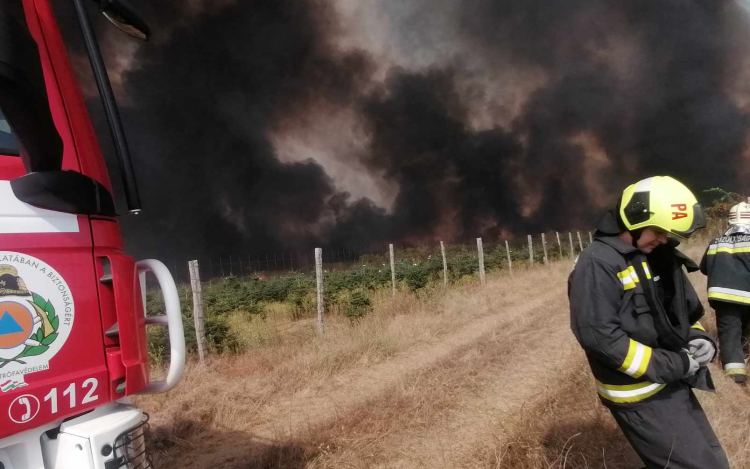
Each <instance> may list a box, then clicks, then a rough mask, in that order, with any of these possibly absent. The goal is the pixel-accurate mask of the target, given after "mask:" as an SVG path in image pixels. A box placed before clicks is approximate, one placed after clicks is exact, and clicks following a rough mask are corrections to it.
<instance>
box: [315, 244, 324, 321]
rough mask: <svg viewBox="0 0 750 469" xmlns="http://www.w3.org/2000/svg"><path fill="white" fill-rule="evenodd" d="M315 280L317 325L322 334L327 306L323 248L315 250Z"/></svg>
mask: <svg viewBox="0 0 750 469" xmlns="http://www.w3.org/2000/svg"><path fill="white" fill-rule="evenodd" d="M315 278H316V285H317V290H318V321H317V322H316V323H315V325H316V328H317V330H318V334H322V333H323V315H324V313H325V304H324V302H323V249H321V248H315Z"/></svg>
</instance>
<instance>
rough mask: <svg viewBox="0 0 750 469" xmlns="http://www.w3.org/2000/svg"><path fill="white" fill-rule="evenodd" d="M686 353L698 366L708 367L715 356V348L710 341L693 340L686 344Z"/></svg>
mask: <svg viewBox="0 0 750 469" xmlns="http://www.w3.org/2000/svg"><path fill="white" fill-rule="evenodd" d="M688 352H689V353H690V355H692V356H693V358H694V359H695V361H697V362H698V364H699V365H700V366H706V365H708V362H710V361H711V360H713V358H714V355H715V354H716V348H715V347H714V344H712V343H711V341H710V340H706V339H693V340H691V341H690V343H689V344H688Z"/></svg>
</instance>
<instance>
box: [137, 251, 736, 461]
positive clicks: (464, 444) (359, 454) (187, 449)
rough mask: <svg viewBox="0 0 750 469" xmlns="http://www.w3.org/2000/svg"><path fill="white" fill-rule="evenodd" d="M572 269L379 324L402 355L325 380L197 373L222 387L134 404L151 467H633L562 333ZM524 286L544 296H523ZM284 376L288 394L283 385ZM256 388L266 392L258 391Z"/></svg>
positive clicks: (502, 283)
mask: <svg viewBox="0 0 750 469" xmlns="http://www.w3.org/2000/svg"><path fill="white" fill-rule="evenodd" d="M568 270H569V265H555V266H553V267H552V268H551V269H545V270H544V271H542V270H540V269H536V270H535V271H528V272H523V273H519V274H517V275H516V278H514V279H510V278H509V277H507V276H493V277H490V279H489V281H488V284H487V285H486V286H485V287H483V288H480V287H476V286H465V287H458V289H459V290H460V291H459V292H458V293H455V294H452V295H449V296H446V297H444V298H441V301H443V302H444V303H446V304H450V305H451V306H450V307H449V308H446V310H445V311H442V312H441V313H440V314H428V315H425V314H424V312H420V311H421V310H420V309H419V308H417V312H415V313H414V312H413V313H412V314H413V315H415V317H419V318H420V319H419V320H418V321H417V322H410V321H411V319H408V318H407V317H406V316H399V315H397V316H393V317H385V318H383V321H385V322H384V323H381V324H380V325H379V326H378V327H379V329H377V328H376V329H373V330H377V331H380V332H378V334H386V335H387V334H388V333H391V334H395V333H396V332H394V329H396V330H397V331H398V334H401V335H400V336H399V337H401V339H402V342H400V343H401V344H402V346H401V347H395V348H396V349H397V351H396V352H394V353H391V354H386V355H384V356H383V355H381V356H379V358H377V357H376V358H374V359H372V358H368V355H367V353H366V352H357V353H362V355H361V356H359V357H358V359H356V360H350V361H347V362H345V363H346V364H345V366H341V367H339V368H337V369H335V370H333V371H330V370H329V371H330V372H329V373H328V374H327V375H326V374H325V373H324V376H325V377H324V378H321V377H320V375H319V374H316V373H314V372H311V371H310V370H309V369H305V367H315V366H319V364H318V365H316V363H317V362H316V361H315V360H312V361H306V362H304V363H305V365H304V366H293V365H292V364H293V363H294V362H295V360H299V358H298V357H297V358H295V357H291V358H290V357H287V358H285V360H286V361H285V362H284V364H282V363H270V364H268V366H267V367H266V368H264V369H262V370H260V371H254V372H253V373H250V374H248V375H243V373H241V372H236V373H235V375H234V376H233V377H232V376H230V377H227V375H226V374H225V373H224V374H222V373H221V371H218V372H213V373H212V372H208V371H205V372H204V373H206V374H207V375H208V376H204V377H203V378H210V379H212V380H215V379H217V378H220V379H222V380H224V382H223V383H221V382H219V383H218V384H216V385H214V386H213V387H211V388H210V389H206V390H203V391H200V392H198V391H196V392H193V394H190V393H186V392H185V391H183V392H180V390H179V389H178V390H177V391H175V392H173V393H172V396H169V397H167V398H164V399H162V400H161V401H157V399H151V400H147V401H145V402H144V405H145V406H146V407H147V409H148V408H149V407H151V408H150V409H148V410H151V411H152V412H155V414H156V415H155V416H156V419H155V426H156V428H157V435H159V436H160V440H159V441H161V442H162V443H164V447H163V448H159V449H160V450H161V455H160V457H159V460H160V461H159V463H160V464H159V467H161V468H164V469H171V468H174V469H177V468H180V469H204V468H227V469H250V468H256V467H269V468H270V467H278V468H302V467H310V468H342V467H346V468H369V467H379V468H437V467H445V468H453V467H467V468H468V467H471V468H475V467H484V468H490V467H508V468H525V467H528V468H532V467H534V468H536V467H539V468H541V467H605V464H606V467H608V468H627V467H638V465H637V464H638V462H637V459H636V458H635V456H634V454H633V453H632V451H631V450H630V449H629V447H628V446H627V443H626V442H625V441H624V440H623V439H622V438H621V437H620V435H619V433H618V432H617V430H616V428H615V426H614V424H613V422H612V420H611V417H609V415H608V413H607V412H606V411H605V410H603V409H602V407H601V406H600V405H599V404H598V401H597V399H596V397H595V391H594V389H593V387H592V385H591V384H592V383H591V379H590V376H589V374H588V372H587V367H586V366H585V364H584V358H583V354H582V352H581V351H580V350H579V348H578V346H577V344H576V343H575V340H574V338H573V336H572V335H571V333H570V331H569V328H568V308H567V298H566V294H565V292H566V285H565V277H566V274H567V271H568ZM534 282H538V283H539V284H542V285H546V288H543V289H541V290H540V293H538V294H536V295H533V292H534V290H539V289H538V288H533V286H534V285H535V284H536V283H534ZM429 308H434V303H431V302H428V303H427V309H429ZM462 309H465V310H466V311H471V312H470V313H462ZM420 315H421V316H420ZM453 315H455V317H454V316H453ZM459 318H460V319H459ZM393 324H397V326H395V327H394V326H393ZM446 324H447V325H448V327H446ZM451 324H456V327H450V325H451ZM410 325H411V326H413V327H411V328H410V327H409V326H410ZM363 327H364V326H363ZM431 328H432V329H431ZM410 329H413V330H410ZM389 331H390V332H389ZM430 331H432V332H430ZM334 335H335V334H334ZM328 340H334V342H335V339H331V338H329V339H328ZM363 340H365V342H363V344H360V346H362V347H366V340H367V339H366V338H365V339H363ZM373 340H375V339H373ZM377 340H383V337H378V338H377ZM394 340H395V339H394ZM404 344H405V345H404ZM331 353H333V352H331ZM329 359H330V358H329ZM323 361H325V360H322V359H321V360H320V362H323ZM290 363H292V364H290ZM234 365H237V364H236V363H235V364H234ZM227 366H229V365H228V364H227ZM245 368H247V366H245ZM220 369H221V368H220ZM224 369H226V367H225V368H224ZM282 371H283V373H282ZM289 373H299V378H298V379H297V380H296V381H297V382H294V378H293V377H292V380H293V381H292V382H287V381H283V380H280V376H282V375H288V374H289ZM212 375H213V376H212ZM217 375H219V376H217ZM306 377H307V378H306ZM264 379H267V380H268V381H273V382H275V383H276V384H275V385H274V388H273V391H274V392H270V391H269V390H268V389H266V390H265V393H263V392H261V389H262V386H261V384H258V383H263V380H264ZM305 380H307V381H305ZM301 381H304V382H301ZM719 381H721V380H719ZM190 382H196V381H195V378H192V381H191V379H188V383H190ZM188 385H189V384H188ZM238 386H239V387H240V388H241V389H242V392H238ZM259 386H260V387H259ZM722 387H724V384H723V383H722V385H721V386H720V391H721V388H722ZM727 389H729V388H727ZM730 391H731V392H736V390H734V389H731V390H730ZM254 393H255V394H254ZM201 396H203V398H204V399H211V400H218V401H219V403H216V404H213V405H207V404H206V403H205V402H196V400H198V399H201ZM261 396H265V397H261ZM745 398H746V396H745ZM712 402H718V401H717V399H715V398H714V401H712ZM711 405H712V404H711V403H709V407H711ZM165 407H167V408H166V410H165ZM180 409H181V410H180ZM159 410H163V412H161V414H160V413H159ZM709 410H711V409H709ZM718 412H719V411H718V410H717V413H718ZM737 458H738V456H737V457H735V461H738V459H737ZM737 467H742V466H737Z"/></svg>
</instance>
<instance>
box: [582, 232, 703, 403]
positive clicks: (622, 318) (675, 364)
mask: <svg viewBox="0 0 750 469" xmlns="http://www.w3.org/2000/svg"><path fill="white" fill-rule="evenodd" d="M658 249H663V250H669V251H668V252H666V255H667V258H668V259H670V260H672V262H673V264H674V269H673V270H672V271H671V273H670V275H671V276H672V277H673V279H672V280H674V283H675V288H674V290H675V295H674V297H673V298H672V299H671V303H670V305H671V306H670V308H669V311H668V314H669V317H670V319H671V322H672V325H673V326H674V325H675V323H677V324H676V325H677V327H675V330H677V331H678V334H679V335H680V336H681V339H682V340H683V341H684V344H687V342H688V341H689V340H690V339H691V338H693V337H704V338H708V339H709V340H711V341H712V342H713V339H712V338H710V337H709V336H708V335H707V334H706V333H705V331H704V330H703V327H702V326H701V325H700V323H698V319H700V317H701V316H702V315H703V306H702V305H701V303H700V301H699V300H698V296H697V294H696V293H695V290H694V289H693V287H692V285H691V284H690V282H689V281H688V279H687V276H686V274H685V273H684V271H683V268H682V267H683V266H686V267H687V268H688V269H692V270H697V268H698V266H697V265H696V264H695V263H694V262H692V261H691V260H690V259H689V258H687V257H685V256H684V255H683V254H682V253H680V252H679V251H677V250H676V249H674V248H673V247H671V246H661V247H660V248H658ZM661 252H662V254H664V253H665V251H661ZM638 272H641V273H642V275H640V276H639V275H638ZM659 281H669V279H665V280H661V279H660V278H659V277H658V275H657V273H656V272H654V270H653V269H652V268H651V266H650V264H649V261H648V257H647V256H645V255H644V254H643V253H642V252H641V251H639V250H637V249H635V248H634V247H633V246H631V245H629V244H627V243H625V242H624V241H622V240H621V239H620V238H619V237H617V236H608V235H604V234H602V233H601V232H597V235H596V237H595V239H594V243H593V244H592V245H591V246H589V247H588V248H586V249H585V250H584V251H583V252H582V253H581V255H580V256H579V258H578V259H577V261H576V265H575V268H574V269H573V272H571V274H570V277H569V280H568V296H569V299H570V313H571V329H572V331H573V333H574V334H575V336H576V339H578V342H579V343H580V344H581V346H582V347H583V349H584V350H585V352H586V356H587V358H588V361H589V365H590V366H591V371H592V373H593V374H594V377H595V378H596V385H597V390H598V392H599V396H600V397H601V399H602V401H603V402H604V403H605V404H606V405H608V406H615V407H617V406H632V405H634V404H637V403H639V402H643V401H645V400H647V399H649V398H650V397H652V396H654V395H655V394H657V393H659V392H660V391H662V390H663V389H664V388H665V387H666V384H667V383H671V382H673V381H678V380H680V379H681V378H682V377H683V376H684V374H685V373H686V371H687V369H688V367H689V360H688V357H687V354H686V352H684V351H681V349H680V348H676V350H669V349H667V348H665V346H664V344H663V340H662V341H660V334H659V332H657V330H658V329H659V327H657V325H656V324H655V315H654V314H653V313H652V311H651V307H650V306H649V301H648V300H647V298H646V291H647V290H649V291H655V290H656V287H657V282H659ZM644 282H649V284H648V287H650V288H649V289H644V285H643V283H644ZM652 304H653V302H652ZM659 308H662V306H661V305H659Z"/></svg>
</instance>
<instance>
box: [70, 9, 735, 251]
mask: <svg viewBox="0 0 750 469" xmlns="http://www.w3.org/2000/svg"><path fill="white" fill-rule="evenodd" d="M130 1H131V3H132V4H133V5H134V6H135V7H136V8H137V9H138V10H139V11H141V13H142V15H143V17H144V18H145V19H146V20H147V21H148V22H149V23H150V25H151V28H152V31H153V37H152V39H151V40H150V41H149V42H147V43H139V42H138V41H136V40H132V39H130V38H128V37H127V36H124V35H123V34H122V33H120V32H119V31H118V30H116V29H114V28H112V27H109V26H108V25H107V24H106V21H105V20H104V19H103V18H102V19H97V25H98V28H99V29H98V32H99V37H100V40H101V42H102V48H103V52H104V54H105V58H106V61H107V65H108V68H109V72H110V76H111V79H112V81H113V85H114V87H115V91H116V94H117V98H118V102H119V103H120V107H121V111H122V114H123V119H124V124H125V130H126V132H127V134H128V138H129V142H130V146H131V150H132V153H133V156H134V162H135V166H136V174H137V177H138V180H139V183H140V189H141V195H142V199H143V204H144V213H143V214H142V215H139V216H137V217H123V219H122V221H121V224H122V226H123V230H124V234H125V239H126V246H127V248H128V251H129V252H131V253H132V254H134V255H135V256H136V257H160V258H169V259H179V260H183V259H189V258H196V257H204V256H225V255H229V254H232V253H237V254H245V253H259V252H260V253H263V252H272V251H275V250H279V251H280V250H307V249H311V248H312V247H316V246H321V247H331V246H336V247H339V246H340V247H347V246H348V247H353V246H365V245H382V244H384V243H388V242H395V243H400V244H411V245H419V244H430V243H435V242H437V241H439V240H445V241H447V242H452V241H460V240H468V239H472V238H476V237H479V236H481V237H483V238H484V239H485V242H492V241H495V240H500V239H505V238H513V237H525V235H526V234H527V233H538V232H541V231H548V230H560V231H565V230H569V229H576V228H578V229H590V228H592V227H593V226H594V224H595V223H596V221H597V220H598V218H599V217H600V216H601V213H602V211H603V210H605V209H606V208H608V207H609V206H611V205H612V204H613V203H614V201H615V199H616V197H617V195H618V194H619V193H620V192H621V191H622V189H623V188H624V187H625V186H627V185H628V184H630V183H632V182H635V181H637V180H639V179H641V178H644V177H649V176H652V175H671V176H673V177H676V178H677V179H679V180H681V181H683V182H684V183H686V184H687V185H688V186H689V187H691V188H692V189H694V191H695V192H696V193H700V192H701V191H702V190H704V189H707V188H710V187H716V186H719V187H723V188H726V189H730V190H735V191H740V192H750V187H749V186H750V183H748V181H749V180H750V179H748V176H750V174H748V171H749V170H748V168H750V164H749V163H750V149H748V143H749V141H748V138H749V137H750V134H749V131H750V88H749V86H750V85H749V84H750V80H748V78H750V61H749V60H748V59H750V54H748V52H747V50H746V49H747V46H746V45H747V44H750V1H749V0H741V1H740V2H737V1H735V0H712V1H696V0H679V1H678V0H659V1H654V0H649V1H646V0H632V1H629V2H614V1H611V0H568V1H566V2H559V1H554V0H524V1H522V2H519V1H517V0H473V1H472V2H461V1H460V0H381V1H364V0H362V1H354V0H253V1H250V0H211V1H209V0H164V1H160V2H153V1H147V0H130ZM56 10H57V12H58V15H59V16H60V18H61V23H62V25H63V30H64V32H65V34H66V37H68V38H71V41H72V42H71V50H72V51H73V52H72V56H73V59H74V64H75V66H76V71H77V73H78V74H79V78H80V80H81V82H82V86H83V88H84V91H85V94H86V96H87V98H88V102H89V105H90V109H91V112H92V117H93V119H94V121H95V126H96V128H97V130H98V131H99V133H100V135H102V137H103V138H102V146H103V148H104V151H105V153H107V155H108V157H109V158H110V159H111V148H110V147H111V143H110V142H109V140H108V137H107V134H106V132H107V126H106V123H105V122H104V121H103V117H102V114H101V109H100V105H99V104H98V103H97V101H96V95H95V92H96V91H95V87H94V86H93V83H92V81H91V78H90V68H89V67H88V66H87V64H86V61H85V57H84V56H83V55H82V54H80V49H76V46H75V44H73V42H74V40H75V39H76V37H77V36H76V31H75V28H74V27H73V26H74V25H75V22H74V20H72V16H71V15H72V12H71V11H68V10H66V9H65V8H63V7H62V6H61V5H57V6H56ZM76 50H78V52H76ZM115 166H116V165H110V167H112V168H113V169H114V167H115ZM112 175H113V176H116V173H114V172H113V173H112ZM113 179H114V177H113Z"/></svg>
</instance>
